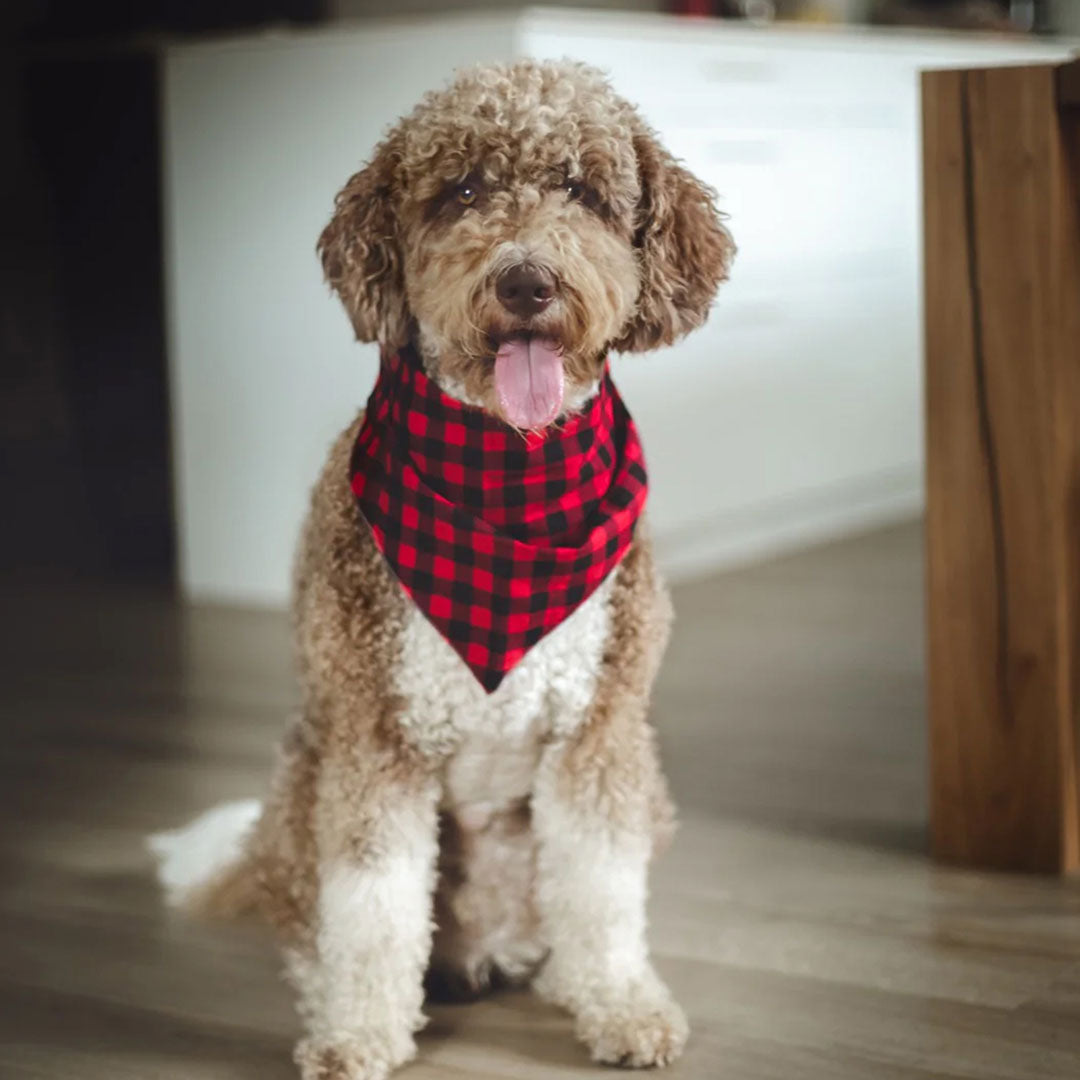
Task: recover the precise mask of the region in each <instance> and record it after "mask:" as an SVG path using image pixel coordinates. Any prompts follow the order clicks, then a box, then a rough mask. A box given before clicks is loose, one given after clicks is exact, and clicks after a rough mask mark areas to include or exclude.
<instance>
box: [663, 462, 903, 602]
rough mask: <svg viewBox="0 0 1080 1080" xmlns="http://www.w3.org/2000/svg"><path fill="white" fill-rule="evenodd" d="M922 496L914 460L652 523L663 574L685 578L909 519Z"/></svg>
mask: <svg viewBox="0 0 1080 1080" xmlns="http://www.w3.org/2000/svg"><path fill="white" fill-rule="evenodd" d="M923 501H924V494H923V480H922V468H921V466H918V465H912V466H910V467H906V468H901V469H895V470H890V471H889V472H888V473H879V474H875V475H872V476H861V477H854V478H852V479H850V480H844V481H840V482H838V483H836V484H830V485H828V486H827V487H820V488H813V489H810V490H806V491H800V492H797V493H794V494H791V495H788V496H785V497H783V498H780V499H771V500H769V501H767V502H761V503H753V504H751V505H748V506H743V507H737V508H734V509H731V510H725V511H723V512H721V513H717V514H713V515H710V516H709V517H707V518H705V519H703V520H702V521H701V522H700V523H695V524H694V525H693V526H690V527H682V528H679V529H674V530H671V531H667V532H665V531H663V530H657V532H656V536H655V543H656V554H657V559H658V561H659V563H660V566H661V567H662V568H663V570H664V573H665V575H666V576H667V578H668V580H669V581H674V582H678V581H689V580H693V579H694V578H699V577H703V576H705V575H707V574H710V573H715V572H716V571H719V570H728V569H732V568H734V567H738V566H745V565H748V564H750V563H755V562H760V561H762V560H764V559H768V558H770V557H772V556H776V555H783V554H786V553H788V552H791V551H797V550H799V549H800V548H805V547H810V546H812V545H814V544H820V543H824V542H826V541H829V540H836V539H839V538H841V537H844V536H850V535H852V534H857V533H860V532H863V531H867V530H870V529H874V528H877V527H879V526H881V525H888V524H891V523H893V522H900V521H905V520H908V519H910V518H912V517H916V516H917V515H918V514H919V513H921V511H922V508H923Z"/></svg>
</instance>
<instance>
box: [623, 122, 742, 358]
mask: <svg viewBox="0 0 1080 1080" xmlns="http://www.w3.org/2000/svg"><path fill="white" fill-rule="evenodd" d="M634 150H635V152H636V154H637V161H638V175H639V177H640V180H641V201H640V203H639V204H638V216H637V231H636V234H635V237H634V243H635V245H636V247H637V248H638V250H639V253H640V262H639V268H640V273H641V291H640V293H639V294H638V300H637V307H636V309H635V311H634V314H633V315H632V316H631V318H630V321H629V323H628V324H627V325H626V327H625V329H624V330H623V333H622V336H621V337H620V339H619V340H618V341H617V342H616V343H615V346H614V347H615V348H616V349H617V350H619V351H621V352H641V351H644V350H646V349H655V348H657V347H658V346H660V345H670V344H671V343H672V342H673V341H675V340H676V338H679V337H681V336H682V335H683V334H686V333H688V332H689V331H691V330H693V329H695V328H696V327H698V326H700V325H701V324H702V323H703V322H704V321H705V319H706V317H707V316H708V314H709V307H710V305H711V304H712V301H713V297H714V296H715V295H716V290H717V288H718V287H719V285H720V283H721V282H722V281H725V280H726V279H727V275H728V268H729V267H730V265H731V260H732V258H733V257H734V255H735V244H734V242H733V241H732V239H731V234H730V233H729V232H728V231H727V229H726V228H724V224H723V221H722V219H721V215H720V212H719V211H718V210H717V208H716V203H715V201H714V200H715V197H716V196H715V192H713V190H712V189H711V188H709V187H708V186H707V185H705V184H703V183H702V182H701V181H700V180H698V179H697V178H696V177H695V176H693V175H692V174H691V173H690V172H688V171H687V170H686V169H684V168H683V167H682V166H681V165H680V164H678V163H677V162H676V161H675V159H674V158H673V157H672V156H671V155H670V154H669V153H668V152H667V151H666V150H665V149H664V148H663V147H662V146H661V145H660V144H659V143H658V142H657V140H656V137H655V136H654V135H653V133H652V132H651V131H648V130H647V129H644V127H642V129H639V131H638V133H637V134H636V135H635V136H634Z"/></svg>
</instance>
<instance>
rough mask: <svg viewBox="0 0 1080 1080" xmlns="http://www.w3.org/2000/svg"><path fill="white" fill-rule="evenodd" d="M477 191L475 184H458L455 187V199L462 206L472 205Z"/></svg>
mask: <svg viewBox="0 0 1080 1080" xmlns="http://www.w3.org/2000/svg"><path fill="white" fill-rule="evenodd" d="M478 194H479V192H478V191H477V190H476V186H475V185H474V184H470V183H464V184H459V185H458V189H457V201H458V202H459V203H461V205H462V206H472V204H473V203H474V202H476V196H477V195H478Z"/></svg>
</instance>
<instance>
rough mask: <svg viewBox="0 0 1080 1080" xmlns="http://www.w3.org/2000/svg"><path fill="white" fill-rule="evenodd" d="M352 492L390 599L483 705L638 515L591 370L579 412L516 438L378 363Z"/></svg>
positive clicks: (414, 371) (609, 412)
mask: <svg viewBox="0 0 1080 1080" xmlns="http://www.w3.org/2000/svg"><path fill="white" fill-rule="evenodd" d="M351 474H352V490H353V493H354V495H355V496H356V499H357V502H358V504H359V507H360V512H361V514H362V515H363V517H364V519H365V520H366V521H367V523H368V526H369V527H370V529H371V533H372V536H373V537H374V539H375V543H376V546H377V547H378V549H379V551H380V552H382V555H383V557H384V558H385V559H386V561H387V563H389V565H390V568H391V569H392V570H393V572H394V574H395V575H396V577H397V578H398V580H399V581H400V582H401V585H402V587H403V588H404V589H405V591H406V592H407V593H408V594H409V596H410V597H411V598H412V599H413V601H414V602H415V603H416V605H417V606H418V607H419V608H420V610H421V611H422V612H423V613H424V615H425V616H426V617H427V618H428V620H429V621H430V622H431V623H432V624H433V625H434V626H435V628H436V629H437V630H438V631H439V632H440V633H441V634H442V635H443V637H444V638H446V640H447V641H448V642H449V643H450V645H451V646H453V648H454V649H455V650H456V651H457V653H458V655H459V656H460V657H461V658H462V660H464V661H465V663H466V664H467V665H468V667H469V668H470V669H471V671H472V672H473V674H474V675H475V676H476V678H477V679H478V680H479V682H480V683H481V684H482V685H483V687H484V689H485V690H487V691H488V693H490V692H491V691H493V690H495V689H496V688H497V687H498V685H499V684H500V683H501V682H502V680H503V678H504V677H505V675H506V673H507V672H508V671H509V670H510V669H511V668H512V667H513V666H514V665H515V664H516V663H517V662H518V661H519V660H520V659H521V658H522V657H523V656H524V655H525V653H526V652H528V650H529V649H530V648H532V646H533V645H535V644H536V643H537V642H538V641H539V640H540V639H541V638H542V637H543V636H544V635H545V634H547V633H549V632H550V631H552V630H553V629H555V627H556V626H558V625H559V624H560V623H561V622H562V621H563V620H564V619H565V618H567V616H569V615H570V614H571V613H572V612H573V611H575V610H576V609H577V608H578V607H579V606H580V605H581V604H582V603H583V602H584V601H585V600H586V599H587V598H588V597H589V596H590V595H591V594H592V593H593V592H594V591H595V590H596V588H597V587H598V586H599V585H600V584H601V583H602V582H603V580H604V579H605V578H606V577H607V575H608V574H609V573H610V572H611V570H612V569H613V568H614V567H615V566H616V565H617V564H618V563H619V561H620V560H621V559H622V557H623V555H625V554H626V551H627V549H628V548H629V546H630V541H631V539H632V538H633V532H634V526H635V524H636V523H637V519H638V517H639V516H640V514H641V511H642V508H643V507H644V505H645V495H646V491H647V478H646V473H645V461H644V457H643V455H642V450H641V443H640V441H639V439H638V434H637V428H636V427H635V426H634V422H633V420H632V419H631V417H630V414H629V413H628V412H627V410H626V406H625V405H624V404H623V401H622V398H620V397H619V394H618V391H617V390H616V389H615V386H614V384H613V383H612V381H611V377H610V374H609V373H608V371H607V369H606V368H605V371H604V375H603V378H602V379H601V381H600V385H599V389H598V391H597V393H596V394H595V395H594V396H593V397H592V398H591V399H590V400H589V401H588V402H587V403H586V404H585V406H584V407H583V408H582V409H581V411H580V412H577V413H575V414H573V415H571V416H568V417H566V418H564V420H563V421H562V422H561V423H559V424H556V425H552V426H551V427H549V428H547V429H546V430H544V431H539V432H527V433H524V432H519V431H517V430H516V429H515V428H512V427H510V426H508V425H507V424H504V423H503V422H502V421H500V420H498V419H497V418H495V417H494V416H491V415H490V414H488V413H486V412H484V411H483V410H481V409H477V408H473V407H471V406H468V405H464V404H462V403H461V402H459V401H457V400H456V399H454V398H452V397H450V396H449V395H447V394H445V393H443V391H442V390H440V389H439V387H438V386H437V385H436V384H435V383H434V382H433V381H432V380H431V379H429V378H428V377H427V375H426V374H425V373H424V370H423V366H422V364H421V362H420V359H419V357H418V356H417V354H416V352H415V350H414V349H413V348H411V347H407V348H405V349H402V350H401V351H400V352H398V353H395V354H393V355H384V357H383V360H382V364H381V366H380V370H379V377H378V380H377V381H376V383H375V388H374V390H373V391H372V393H371V397H370V399H369V400H368V405H367V413H366V415H365V417H364V422H363V423H362V424H361V426H360V432H359V434H358V435H357V438H356V444H355V446H354V447H353V453H352V464H351Z"/></svg>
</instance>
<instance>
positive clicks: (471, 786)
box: [395, 568, 619, 824]
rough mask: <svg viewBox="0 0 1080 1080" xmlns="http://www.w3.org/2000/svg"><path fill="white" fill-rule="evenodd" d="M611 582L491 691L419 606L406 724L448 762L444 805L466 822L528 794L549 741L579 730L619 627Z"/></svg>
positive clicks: (407, 676) (407, 647)
mask: <svg viewBox="0 0 1080 1080" xmlns="http://www.w3.org/2000/svg"><path fill="white" fill-rule="evenodd" d="M618 572H619V570H618V568H616V569H615V570H614V571H612V573H611V574H610V575H609V576H608V578H607V580H606V581H605V582H604V583H603V584H602V585H601V586H600V587H599V588H598V589H597V590H596V592H594V593H593V594H592V596H590V597H589V598H588V600H586V601H585V602H584V603H583V604H582V605H581V607H579V608H578V609H577V611H575V612H574V613H573V614H572V615H571V616H570V617H569V618H567V619H566V620H565V621H564V622H563V623H561V624H560V625H559V626H558V627H556V628H555V629H554V630H553V631H552V632H551V633H550V634H548V635H547V636H546V637H544V638H542V639H541V640H540V641H539V642H538V643H537V644H536V645H535V646H534V647H533V648H532V649H530V650H529V652H528V653H527V654H526V655H525V657H524V658H523V659H522V660H521V661H520V662H519V663H518V665H517V666H516V667H515V668H514V669H513V670H512V671H511V672H510V673H509V674H508V675H507V676H506V678H505V679H504V680H503V682H502V685H501V686H499V688H498V689H497V690H496V691H495V692H494V693H493V694H487V693H485V692H484V690H483V688H482V687H481V686H480V684H479V683H478V682H477V681H476V678H475V677H474V676H473V674H472V673H471V672H470V671H469V669H468V668H467V667H466V666H465V663H464V662H463V661H462V660H461V658H460V657H459V656H458V655H457V653H455V652H454V650H453V649H452V648H451V647H450V646H449V645H448V644H447V642H446V641H445V640H444V638H443V637H442V635H441V634H439V632H438V631H437V630H436V629H435V628H434V627H433V626H432V625H431V623H430V622H428V620H427V619H426V618H425V617H424V616H423V614H421V612H420V610H419V609H418V608H415V607H414V608H412V610H411V611H410V614H409V620H408V623H407V625H406V629H405V633H404V641H403V646H402V653H401V661H400V665H399V667H398V670H397V672H396V673H395V683H396V689H397V690H398V692H399V693H400V694H401V695H402V697H404V698H405V699H406V701H407V702H408V703H409V704H408V707H407V711H406V713H405V716H404V717H403V719H402V726H403V727H404V729H405V730H406V732H407V733H408V735H409V737H410V738H411V740H412V741H413V742H414V743H415V744H416V746H417V747H418V748H420V749H421V750H423V751H424V752H425V753H430V754H434V755H437V756H440V757H443V758H445V759H446V766H445V771H444V783H445V790H444V805H445V806H446V807H447V808H451V807H453V808H455V809H458V810H459V811H460V812H461V813H462V814H463V815H464V819H465V820H464V823H466V824H467V823H468V822H469V819H470V816H471V817H475V818H477V819H482V818H483V816H484V814H485V813H486V812H488V811H489V810H497V809H499V808H500V807H503V806H505V805H506V804H507V803H509V802H512V801H513V800H515V799H519V798H522V797H524V796H525V795H527V794H528V793H529V791H530V788H531V785H532V778H533V775H534V773H535V769H536V763H537V760H538V757H539V754H540V749H541V746H542V743H543V742H544V740H545V739H548V738H550V737H552V736H559V735H566V734H569V733H570V732H572V731H573V730H574V729H575V728H576V727H577V726H578V725H579V724H580V723H581V722H582V720H583V719H584V717H585V713H586V710H587V709H588V707H589V704H590V702H591V701H592V698H593V693H594V691H595V689H596V679H597V675H598V673H599V669H600V661H601V657H602V655H603V651H604V645H605V642H606V640H607V635H608V628H609V623H610V598H611V589H612V583H613V581H614V578H615V575H616V574H617V573H618Z"/></svg>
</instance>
